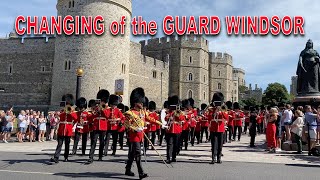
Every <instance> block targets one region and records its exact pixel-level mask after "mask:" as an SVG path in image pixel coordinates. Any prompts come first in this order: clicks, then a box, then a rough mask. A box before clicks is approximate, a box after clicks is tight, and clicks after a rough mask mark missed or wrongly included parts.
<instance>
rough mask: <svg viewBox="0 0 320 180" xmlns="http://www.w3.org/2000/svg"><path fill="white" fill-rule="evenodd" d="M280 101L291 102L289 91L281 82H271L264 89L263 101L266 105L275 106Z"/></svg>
mask: <svg viewBox="0 0 320 180" xmlns="http://www.w3.org/2000/svg"><path fill="white" fill-rule="evenodd" d="M280 102H284V103H286V102H289V93H288V90H287V88H286V87H285V86H284V85H283V84H280V83H271V84H269V85H268V87H267V89H266V90H265V91H264V94H263V97H262V103H263V104H264V105H269V106H274V105H278V103H280Z"/></svg>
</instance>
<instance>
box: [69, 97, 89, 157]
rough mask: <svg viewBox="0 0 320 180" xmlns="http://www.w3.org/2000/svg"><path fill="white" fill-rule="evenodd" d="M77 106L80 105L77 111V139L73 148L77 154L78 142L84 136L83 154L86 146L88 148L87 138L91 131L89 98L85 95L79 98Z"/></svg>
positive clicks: (73, 151)
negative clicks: (88, 108)
mask: <svg viewBox="0 0 320 180" xmlns="http://www.w3.org/2000/svg"><path fill="white" fill-rule="evenodd" d="M76 106H77V107H78V109H79V111H78V112H77V116H78V121H77V125H76V130H75V139H74V142H73V150H72V154H73V155H75V154H76V153H77V148H78V143H79V140H80V137H82V148H81V150H82V155H85V152H86V148H87V139H88V133H89V122H88V117H89V112H88V111H86V109H87V100H86V99H85V98H84V97H81V98H79V99H78V100H77V101H76Z"/></svg>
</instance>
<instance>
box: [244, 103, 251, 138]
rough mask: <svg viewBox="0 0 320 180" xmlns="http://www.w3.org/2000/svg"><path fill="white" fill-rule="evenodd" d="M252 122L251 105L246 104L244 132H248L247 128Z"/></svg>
mask: <svg viewBox="0 0 320 180" xmlns="http://www.w3.org/2000/svg"><path fill="white" fill-rule="evenodd" d="M249 123H250V109H249V106H244V131H243V132H244V134H247V130H248V127H249Z"/></svg>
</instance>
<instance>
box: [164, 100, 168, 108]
mask: <svg viewBox="0 0 320 180" xmlns="http://www.w3.org/2000/svg"><path fill="white" fill-rule="evenodd" d="M163 108H166V109H168V108H169V103H168V101H165V102H164V103H163Z"/></svg>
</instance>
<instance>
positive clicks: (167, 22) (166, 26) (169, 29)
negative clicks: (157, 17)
mask: <svg viewBox="0 0 320 180" xmlns="http://www.w3.org/2000/svg"><path fill="white" fill-rule="evenodd" d="M162 23H163V26H162V27H163V32H164V34H166V35H172V34H173V32H174V25H173V17H172V16H166V17H165V18H164V19H163V22H162Z"/></svg>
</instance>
